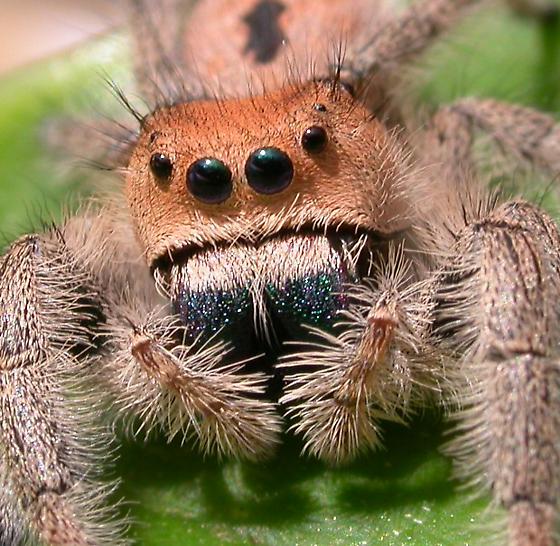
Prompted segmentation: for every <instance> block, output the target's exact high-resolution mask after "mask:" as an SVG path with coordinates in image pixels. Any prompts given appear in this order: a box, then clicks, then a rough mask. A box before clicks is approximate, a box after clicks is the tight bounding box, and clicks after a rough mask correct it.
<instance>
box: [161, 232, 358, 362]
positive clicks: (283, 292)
mask: <svg viewBox="0 0 560 546" xmlns="http://www.w3.org/2000/svg"><path fill="white" fill-rule="evenodd" d="M365 247H366V238H365V236H359V237H357V238H356V239H352V240H350V241H348V240H346V238H343V237H340V236H337V235H335V236H330V235H324V234H315V233H292V234H287V235H283V236H279V237H276V238H271V239H267V240H265V241H263V242H262V243H261V244H258V245H251V244H245V243H239V244H235V245H231V246H224V247H218V248H212V249H204V250H201V251H198V252H197V253H195V254H192V255H190V256H189V257H187V258H185V259H184V260H182V261H179V262H175V263H174V264H173V265H172V267H171V270H170V275H169V278H170V293H171V298H172V303H173V306H174V308H175V311H176V313H177V314H178V315H179V317H180V319H181V321H182V322H183V324H184V325H185V326H186V328H187V332H188V337H189V338H191V341H193V342H194V340H202V341H205V340H207V339H209V338H210V337H211V336H216V335H217V336H220V337H222V338H225V339H227V340H228V341H229V342H230V343H231V344H232V345H233V347H234V348H236V349H237V350H239V351H242V352H243V353H245V354H247V355H248V356H250V355H251V354H258V353H262V352H263V351H264V352H270V350H271V347H272V348H274V347H276V348H279V347H280V346H281V345H282V343H283V342H285V341H288V340H289V341H298V340H300V339H301V340H303V339H304V338H305V336H306V335H307V329H306V328H305V327H304V326H305V325H308V326H316V327H319V328H322V329H331V328H332V327H333V326H334V324H335V322H336V320H337V315H338V314H339V312H340V311H341V310H343V309H345V308H347V306H348V295H347V292H348V285H349V284H352V283H356V282H358V280H359V275H358V272H357V269H358V265H357V263H358V261H359V257H360V255H361V253H362V251H363V250H364V248H365ZM275 350H277V349H275Z"/></svg>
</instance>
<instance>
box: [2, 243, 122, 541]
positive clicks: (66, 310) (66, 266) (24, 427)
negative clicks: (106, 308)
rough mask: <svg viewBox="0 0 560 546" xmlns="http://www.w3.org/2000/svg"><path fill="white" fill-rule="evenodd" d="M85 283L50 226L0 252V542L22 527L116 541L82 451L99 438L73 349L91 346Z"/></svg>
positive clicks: (89, 295) (45, 537)
mask: <svg viewBox="0 0 560 546" xmlns="http://www.w3.org/2000/svg"><path fill="white" fill-rule="evenodd" d="M87 286H88V284H87V278H86V276H85V275H83V274H80V273H79V272H78V271H77V270H76V269H75V264H74V263H73V262H72V260H70V259H69V258H68V255H67V254H66V252H65V250H64V245H63V244H62V243H61V241H57V240H56V236H54V235H53V236H52V237H49V236H45V237H44V238H42V239H40V238H39V237H37V236H29V237H26V238H24V239H21V240H20V241H18V242H16V243H15V244H14V245H13V246H12V247H11V249H10V250H9V251H8V253H7V255H6V256H4V257H3V258H2V260H1V261H0V313H1V314H0V459H1V461H0V481H1V482H2V485H3V488H2V491H1V492H0V517H1V518H2V521H0V536H1V537H2V539H3V542H2V544H7V545H10V546H15V545H16V544H19V540H20V538H21V537H22V536H28V535H29V536H30V537H32V538H35V539H39V540H40V541H41V542H42V543H46V544H48V545H56V546H70V545H78V546H85V545H87V546H92V545H94V544H119V543H120V540H119V534H120V529H119V526H118V525H117V526H114V525H109V523H108V520H107V517H106V516H107V515H108V514H102V513H101V512H100V510H99V506H98V504H99V503H100V502H101V501H102V500H103V499H104V497H105V496H106V491H105V492H104V488H103V487H102V486H101V484H100V482H99V480H98V477H97V475H98V467H97V463H98V462H99V461H94V460H92V453H95V454H96V455H98V456H100V457H101V459H103V452H102V451H101V452H100V453H98V449H99V448H100V447H101V446H106V445H107V442H108V439H107V438H106V437H105V436H104V434H103V433H102V432H101V431H100V430H99V429H98V428H96V424H95V423H96V419H95V416H96V413H97V411H98V410H96V408H95V404H92V401H91V400H84V397H83V395H82V394H80V393H81V392H82V391H81V390H80V389H79V384H80V382H81V381H80V378H83V377H84V375H85V374H84V372H85V370H84V366H83V364H80V362H79V360H78V358H77V355H84V354H85V352H87V349H88V347H91V344H92V339H91V338H90V337H89V336H88V331H89V330H88V324H89V323H90V322H91V321H92V320H94V317H93V315H92V314H91V311H92V309H93V307H92V304H93V302H94V301H95V299H96V298H97V295H96V294H95V291H93V290H89V289H87V288H86V287H87ZM90 373H91V370H90ZM88 391H89V389H85V390H84V392H88ZM84 408H87V412H86V410H85V409H84ZM99 451H100V450H99Z"/></svg>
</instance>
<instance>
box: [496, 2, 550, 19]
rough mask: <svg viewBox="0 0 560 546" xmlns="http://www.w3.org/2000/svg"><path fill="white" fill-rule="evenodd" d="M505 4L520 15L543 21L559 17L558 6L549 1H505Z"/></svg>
mask: <svg viewBox="0 0 560 546" xmlns="http://www.w3.org/2000/svg"><path fill="white" fill-rule="evenodd" d="M507 3H508V4H509V5H510V6H511V8H512V9H513V10H514V11H516V12H517V13H519V14H520V15H525V16H529V17H536V18H537V19H542V20H544V21H546V20H550V19H552V18H554V19H556V18H557V17H558V15H559V9H560V6H558V4H557V3H555V2H553V1H551V0H507Z"/></svg>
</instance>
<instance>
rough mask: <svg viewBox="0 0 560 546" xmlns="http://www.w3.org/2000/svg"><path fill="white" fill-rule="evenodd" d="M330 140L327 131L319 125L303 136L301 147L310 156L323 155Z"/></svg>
mask: <svg viewBox="0 0 560 546" xmlns="http://www.w3.org/2000/svg"><path fill="white" fill-rule="evenodd" d="M328 140H329V137H328V135H327V131H325V129H323V127H319V126H318V125H313V126H312V127H308V128H307V129H306V130H305V131H304V132H303V135H301V145H302V147H303V149H304V150H305V151H306V152H307V153H309V154H318V153H321V152H322V151H323V150H324V149H325V148H326V146H327V142H328Z"/></svg>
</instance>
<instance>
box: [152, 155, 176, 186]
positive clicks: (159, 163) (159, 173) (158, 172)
mask: <svg viewBox="0 0 560 546" xmlns="http://www.w3.org/2000/svg"><path fill="white" fill-rule="evenodd" d="M150 169H151V171H152V173H153V174H154V176H155V177H156V178H159V179H160V180H167V179H168V178H169V177H170V176H171V173H172V171H173V163H172V162H171V159H170V158H169V157H168V156H166V155H165V154H162V153H156V154H154V155H152V157H151V158H150Z"/></svg>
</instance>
